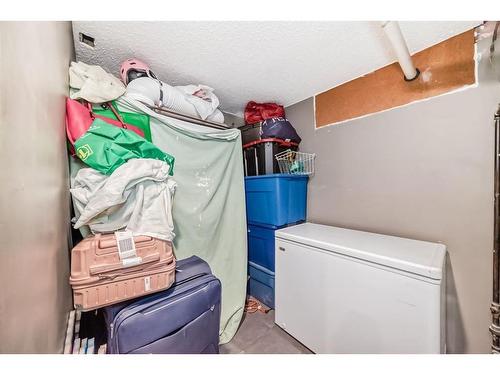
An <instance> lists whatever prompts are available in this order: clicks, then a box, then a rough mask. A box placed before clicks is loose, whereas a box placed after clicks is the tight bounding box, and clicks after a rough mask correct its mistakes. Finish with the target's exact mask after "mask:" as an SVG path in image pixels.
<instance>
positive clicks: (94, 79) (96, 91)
mask: <svg viewBox="0 0 500 375" xmlns="http://www.w3.org/2000/svg"><path fill="white" fill-rule="evenodd" d="M69 85H70V86H71V87H72V88H74V89H77V91H75V92H73V93H71V94H70V97H71V99H80V98H82V99H85V100H87V101H89V102H91V103H105V102H109V101H111V100H115V99H117V98H119V97H120V96H122V95H123V94H124V93H125V85H124V84H123V83H122V81H120V80H119V79H118V78H116V77H115V76H114V75H112V74H110V73H108V72H106V71H105V70H104V69H103V68H101V67H100V66H98V65H87V64H85V63H83V62H81V61H80V62H74V61H72V62H71V66H70V68H69Z"/></svg>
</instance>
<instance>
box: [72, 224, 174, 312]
mask: <svg viewBox="0 0 500 375" xmlns="http://www.w3.org/2000/svg"><path fill="white" fill-rule="evenodd" d="M134 243H135V250H136V252H135V253H134V254H133V255H132V256H130V254H128V257H127V258H124V253H123V252H122V254H120V253H119V251H118V246H117V242H116V238H115V235H114V234H96V235H95V236H91V237H88V238H86V239H84V240H82V241H81V242H80V243H78V245H76V246H75V247H74V248H73V250H72V251H71V277H70V284H71V286H72V288H73V299H74V305H75V308H76V309H80V310H82V311H87V310H93V309H96V308H99V307H103V306H108V305H112V304H114V303H118V302H121V301H125V300H128V299H132V298H136V297H140V296H143V295H146V294H150V293H154V292H158V291H160V290H164V289H167V288H168V287H170V286H171V285H172V284H173V282H174V281H175V258H174V254H173V251H172V244H171V243H170V242H168V241H162V240H159V239H155V238H152V237H148V236H137V237H134Z"/></svg>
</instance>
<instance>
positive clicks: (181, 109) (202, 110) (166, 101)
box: [125, 77, 224, 123]
mask: <svg viewBox="0 0 500 375" xmlns="http://www.w3.org/2000/svg"><path fill="white" fill-rule="evenodd" d="M213 91H214V89H212V88H211V87H208V86H204V85H187V86H170V85H169V84H167V83H165V82H162V81H159V80H157V79H154V78H150V77H141V78H136V79H134V80H132V81H130V83H129V84H128V85H127V91H126V94H125V96H126V97H128V98H131V99H134V100H138V101H140V102H141V103H145V104H147V105H150V106H153V105H156V106H161V107H165V108H167V109H170V110H172V111H175V112H178V113H182V114H186V115H190V116H195V117H198V118H201V119H202V120H209V121H214V122H220V123H223V122H224V115H223V114H222V112H221V111H220V110H219V109H218V108H217V107H218V106H219V98H217V96H215V94H214V93H213ZM160 92H161V93H162V95H160Z"/></svg>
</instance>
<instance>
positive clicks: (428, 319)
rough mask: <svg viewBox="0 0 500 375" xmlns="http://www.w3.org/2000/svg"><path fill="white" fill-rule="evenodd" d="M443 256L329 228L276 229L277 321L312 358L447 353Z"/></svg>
mask: <svg viewBox="0 0 500 375" xmlns="http://www.w3.org/2000/svg"><path fill="white" fill-rule="evenodd" d="M445 254H446V247H445V246H444V245H443V244H437V243H431V242H424V241H416V240H411V239H406V238H399V237H392V236H385V235H381V234H375V233H367V232H361V231H355V230H349V229H342V228H336V227H330V226H326V225H319V224H312V223H305V224H301V225H296V226H293V227H289V228H284V229H280V230H278V231H276V280H275V281H276V284H275V294H276V297H275V298H276V301H275V309H276V318H275V322H276V324H277V325H279V326H280V327H281V328H283V329H284V330H285V331H287V332H288V333H289V334H290V335H292V336H293V337H295V338H296V339H297V340H299V341H300V342H302V343H303V344H304V345H305V346H307V347H308V348H309V349H311V350H312V351H313V352H316V353H444V352H445V342H446V341H445V285H446V282H445Z"/></svg>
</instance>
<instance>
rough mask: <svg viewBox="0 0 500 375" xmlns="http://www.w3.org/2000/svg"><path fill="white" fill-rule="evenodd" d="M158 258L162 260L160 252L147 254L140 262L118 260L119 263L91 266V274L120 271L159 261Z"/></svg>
mask: <svg viewBox="0 0 500 375" xmlns="http://www.w3.org/2000/svg"><path fill="white" fill-rule="evenodd" d="M158 260H160V254H159V253H155V254H150V255H147V256H145V257H144V258H142V261H141V262H140V263H131V264H123V263H122V262H118V263H113V264H108V265H105V266H92V267H90V275H91V276H95V275H97V274H100V273H104V272H111V271H118V270H122V269H124V268H130V267H134V266H138V265H142V266H143V265H147V264H149V263H153V262H157V261H158Z"/></svg>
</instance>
